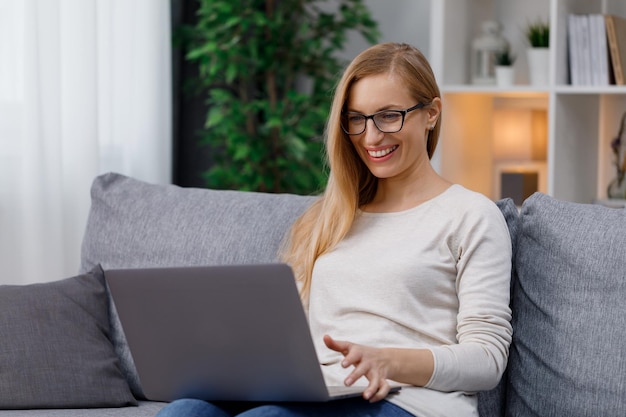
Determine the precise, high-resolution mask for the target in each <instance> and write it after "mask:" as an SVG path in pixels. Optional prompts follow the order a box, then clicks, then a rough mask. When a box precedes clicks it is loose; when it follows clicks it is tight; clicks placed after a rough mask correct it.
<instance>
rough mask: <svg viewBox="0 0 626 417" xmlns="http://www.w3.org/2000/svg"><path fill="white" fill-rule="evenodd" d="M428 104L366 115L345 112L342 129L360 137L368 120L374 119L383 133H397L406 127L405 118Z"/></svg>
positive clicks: (342, 118) (418, 104)
mask: <svg viewBox="0 0 626 417" xmlns="http://www.w3.org/2000/svg"><path fill="white" fill-rule="evenodd" d="M427 104H428V103H417V104H416V105H415V106H413V107H410V108H408V109H406V110H383V111H379V112H376V113H374V114H370V115H365V114H361V113H356V112H344V113H343V114H342V117H341V128H342V129H343V131H344V132H346V133H347V134H348V135H360V134H361V133H363V132H365V128H366V126H367V120H368V119H372V120H373V121H374V125H376V128H377V129H378V130H380V131H381V132H383V133H396V132H399V131H400V130H402V126H404V117H405V116H406V114H407V113H409V112H412V111H413V110H417V109H421V108H422V107H424V106H426V105H427Z"/></svg>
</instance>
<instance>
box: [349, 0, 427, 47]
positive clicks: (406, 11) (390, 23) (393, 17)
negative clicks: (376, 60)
mask: <svg viewBox="0 0 626 417" xmlns="http://www.w3.org/2000/svg"><path fill="white" fill-rule="evenodd" d="M365 3H366V4H367V6H368V7H369V9H370V11H371V12H372V15H373V17H374V20H376V21H377V22H378V28H379V29H380V32H381V38H380V42H404V43H410V44H411V45H414V46H416V47H417V48H419V49H420V50H421V51H422V52H423V53H424V55H426V57H427V58H429V56H430V51H429V37H428V36H429V35H428V33H429V30H430V1H429V0H386V1H382V0H365ZM367 47H368V44H367V42H366V41H365V40H364V39H363V38H362V37H361V36H360V35H358V34H356V33H353V34H351V36H350V40H349V42H348V45H347V47H346V50H345V52H344V54H343V55H342V57H345V58H346V59H352V58H354V57H355V56H356V55H357V54H358V53H359V52H361V51H362V50H363V49H366V48H367Z"/></svg>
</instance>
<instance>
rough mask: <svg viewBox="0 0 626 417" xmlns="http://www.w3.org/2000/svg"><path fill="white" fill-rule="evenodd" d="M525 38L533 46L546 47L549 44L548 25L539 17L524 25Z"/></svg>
mask: <svg viewBox="0 0 626 417" xmlns="http://www.w3.org/2000/svg"><path fill="white" fill-rule="evenodd" d="M525 34H526V40H528V43H529V44H530V46H531V47H533V48H548V47H549V46H550V25H549V24H548V23H547V22H544V21H542V20H540V19H538V20H536V21H534V22H531V23H529V24H528V25H527V26H526V32H525Z"/></svg>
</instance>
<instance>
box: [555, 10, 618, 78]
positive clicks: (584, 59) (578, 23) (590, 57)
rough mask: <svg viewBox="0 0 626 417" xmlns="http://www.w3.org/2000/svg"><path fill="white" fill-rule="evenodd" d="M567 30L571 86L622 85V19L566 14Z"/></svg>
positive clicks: (595, 15) (597, 15)
mask: <svg viewBox="0 0 626 417" xmlns="http://www.w3.org/2000/svg"><path fill="white" fill-rule="evenodd" d="M567 28H568V29H567V30H568V53H569V70H570V82H571V84H572V85H609V84H617V85H626V18H623V17H618V16H613V15H602V14H570V15H569V16H568V26H567Z"/></svg>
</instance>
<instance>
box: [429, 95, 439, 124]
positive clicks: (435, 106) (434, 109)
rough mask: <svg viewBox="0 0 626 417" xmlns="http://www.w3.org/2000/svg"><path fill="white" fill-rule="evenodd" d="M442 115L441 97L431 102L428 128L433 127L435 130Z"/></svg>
mask: <svg viewBox="0 0 626 417" xmlns="http://www.w3.org/2000/svg"><path fill="white" fill-rule="evenodd" d="M440 114H441V99H440V98H439V97H435V98H434V99H433V101H431V102H430V106H428V126H432V127H433V128H434V127H435V125H436V124H437V120H438V119H439V115H440Z"/></svg>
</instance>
